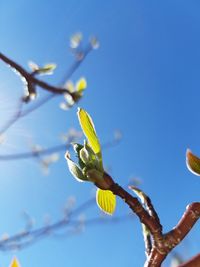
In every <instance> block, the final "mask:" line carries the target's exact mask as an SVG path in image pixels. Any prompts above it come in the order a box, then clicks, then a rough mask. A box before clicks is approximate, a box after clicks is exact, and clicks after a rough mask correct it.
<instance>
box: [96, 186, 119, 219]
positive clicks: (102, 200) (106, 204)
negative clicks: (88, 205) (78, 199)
mask: <svg viewBox="0 0 200 267" xmlns="http://www.w3.org/2000/svg"><path fill="white" fill-rule="evenodd" d="M96 202H97V205H98V206H99V208H100V209H101V210H103V211H104V212H105V213H107V214H109V215H112V214H113V213H114V211H115V207H116V196H115V195H114V194H113V193H112V192H111V191H110V190H102V189H99V188H98V189H97V192H96Z"/></svg>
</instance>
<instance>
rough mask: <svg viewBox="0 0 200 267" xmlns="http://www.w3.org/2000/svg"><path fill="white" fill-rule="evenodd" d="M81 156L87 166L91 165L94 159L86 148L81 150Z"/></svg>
mask: <svg viewBox="0 0 200 267" xmlns="http://www.w3.org/2000/svg"><path fill="white" fill-rule="evenodd" d="M79 156H80V158H81V160H82V161H83V163H84V164H85V165H87V164H89V163H90V162H91V160H92V157H91V155H90V153H89V151H88V150H87V148H86V147H85V146H84V147H83V148H82V149H81V150H80V153H79Z"/></svg>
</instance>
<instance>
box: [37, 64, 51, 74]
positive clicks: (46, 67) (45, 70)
mask: <svg viewBox="0 0 200 267" xmlns="http://www.w3.org/2000/svg"><path fill="white" fill-rule="evenodd" d="M55 68H56V64H54V63H50V64H46V65H44V67H41V68H39V69H38V70H37V72H38V73H39V74H52V73H53V71H54V70H55Z"/></svg>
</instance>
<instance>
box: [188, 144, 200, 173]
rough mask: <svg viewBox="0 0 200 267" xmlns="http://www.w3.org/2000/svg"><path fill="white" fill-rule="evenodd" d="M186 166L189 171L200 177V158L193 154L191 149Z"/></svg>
mask: <svg viewBox="0 0 200 267" xmlns="http://www.w3.org/2000/svg"><path fill="white" fill-rule="evenodd" d="M186 165H187V168H188V169H189V171H191V172H192V173H193V174H195V175H197V176H200V158H198V157H197V156H195V155H194V154H192V152H191V151H190V150H189V149H187V151H186Z"/></svg>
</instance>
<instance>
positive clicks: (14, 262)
mask: <svg viewBox="0 0 200 267" xmlns="http://www.w3.org/2000/svg"><path fill="white" fill-rule="evenodd" d="M10 267H20V265H19V262H18V260H17V258H14V259H13V260H12V262H11V265H10Z"/></svg>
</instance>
